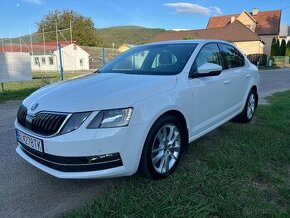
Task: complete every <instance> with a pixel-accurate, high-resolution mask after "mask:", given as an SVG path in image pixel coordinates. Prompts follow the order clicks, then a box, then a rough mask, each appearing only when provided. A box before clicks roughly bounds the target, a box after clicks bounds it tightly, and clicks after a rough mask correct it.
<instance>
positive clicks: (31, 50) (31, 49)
mask: <svg viewBox="0 0 290 218" xmlns="http://www.w3.org/2000/svg"><path fill="white" fill-rule="evenodd" d="M30 52H31V55H32V56H33V48H32V32H31V29H30Z"/></svg>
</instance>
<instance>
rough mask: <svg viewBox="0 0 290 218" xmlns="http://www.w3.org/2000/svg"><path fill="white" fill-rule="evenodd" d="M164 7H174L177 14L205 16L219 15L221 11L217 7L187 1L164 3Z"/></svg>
mask: <svg viewBox="0 0 290 218" xmlns="http://www.w3.org/2000/svg"><path fill="white" fill-rule="evenodd" d="M163 5H164V6H165V7H169V8H174V9H175V13H178V14H201V15H207V16H215V15H221V14H222V13H223V12H222V11H221V9H220V8H218V7H204V6H202V5H198V4H192V3H187V2H176V3H164V4H163Z"/></svg>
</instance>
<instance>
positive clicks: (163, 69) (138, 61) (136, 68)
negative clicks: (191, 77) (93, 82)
mask: <svg viewBox="0 0 290 218" xmlns="http://www.w3.org/2000/svg"><path fill="white" fill-rule="evenodd" d="M196 46H197V44H196V43H183V44H158V45H156V44H155V45H144V46H139V47H135V48H131V49H130V50H128V51H127V52H125V53H123V54H121V55H119V56H118V57H117V58H115V59H114V60H113V61H111V62H109V63H108V64H107V65H105V66H104V67H102V68H101V69H100V70H99V71H98V72H100V73H125V74H140V75H176V74H178V73H180V72H181V71H182V70H183V68H184V67H185V65H186V63H187V61H188V59H189V58H190V56H191V54H192V52H193V51H194V49H195V48H196Z"/></svg>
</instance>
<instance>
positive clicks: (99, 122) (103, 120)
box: [88, 108, 133, 129]
mask: <svg viewBox="0 0 290 218" xmlns="http://www.w3.org/2000/svg"><path fill="white" fill-rule="evenodd" d="M132 113H133V108H125V109H116V110H103V111H100V112H99V113H98V114H97V115H96V116H95V118H94V119H93V120H92V122H91V123H90V124H89V126H88V129H96V128H111V127H121V126H128V124H129V122H130V119H131V116H132Z"/></svg>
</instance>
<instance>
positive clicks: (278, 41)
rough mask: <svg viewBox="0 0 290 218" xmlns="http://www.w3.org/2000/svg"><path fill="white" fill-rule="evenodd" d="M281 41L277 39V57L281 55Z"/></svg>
mask: <svg viewBox="0 0 290 218" xmlns="http://www.w3.org/2000/svg"><path fill="white" fill-rule="evenodd" d="M280 47H281V46H280V40H279V39H277V41H276V56H279V55H280Z"/></svg>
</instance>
